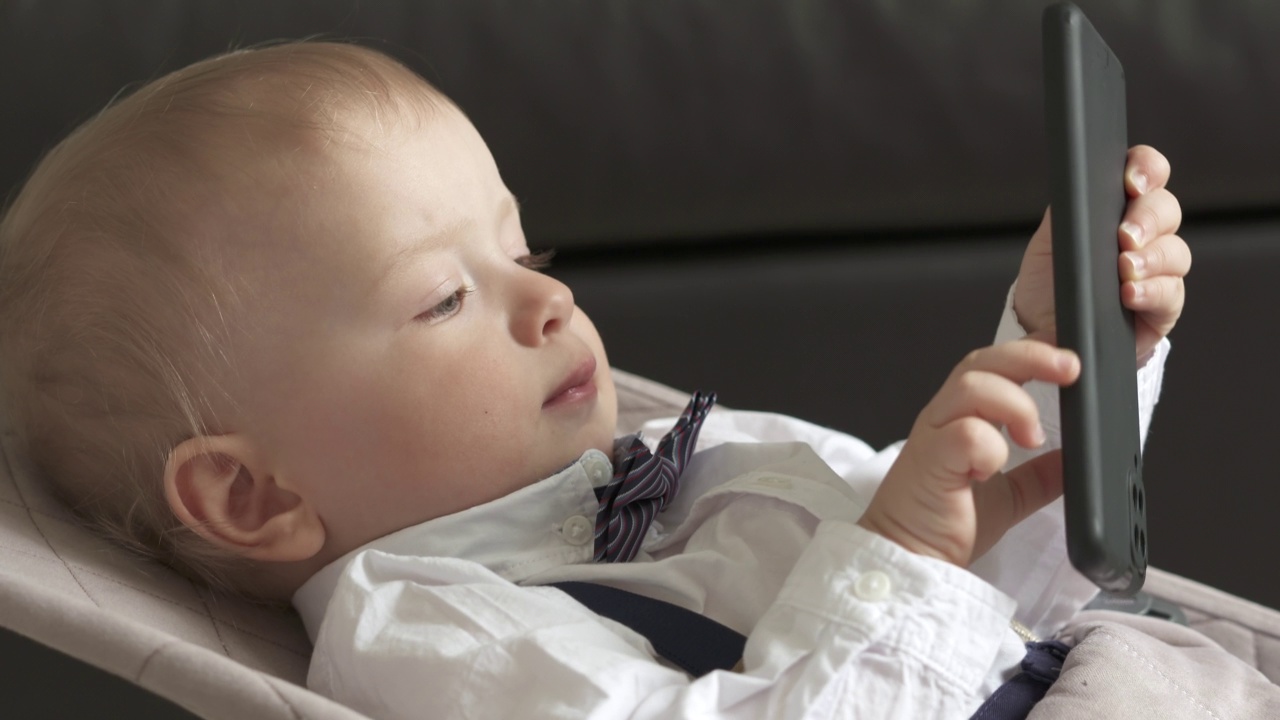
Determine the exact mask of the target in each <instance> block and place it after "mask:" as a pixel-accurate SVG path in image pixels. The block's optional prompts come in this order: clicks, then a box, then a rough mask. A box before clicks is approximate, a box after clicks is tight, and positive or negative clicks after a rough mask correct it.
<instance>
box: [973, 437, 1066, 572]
mask: <svg viewBox="0 0 1280 720" xmlns="http://www.w3.org/2000/svg"><path fill="white" fill-rule="evenodd" d="M973 495H974V498H973V499H974V504H975V506H976V510H977V512H978V532H977V538H975V542H974V548H973V552H974V556H975V557H978V556H980V555H981V554H982V553H985V552H986V551H987V550H988V549H990V547H991V546H992V545H995V543H996V541H998V540H999V539H1000V538H1001V536H1003V535H1004V534H1005V532H1007V531H1008V530H1009V528H1011V527H1013V526H1014V525H1017V524H1018V523H1020V522H1022V521H1023V520H1025V519H1027V518H1028V517H1030V516H1031V514H1032V513H1034V512H1036V511H1037V510H1039V509H1040V508H1042V507H1044V506H1045V505H1048V504H1049V503H1051V502H1053V501H1054V500H1056V499H1057V498H1058V497H1059V496H1061V495H1062V452H1061V451H1059V450H1054V451H1051V452H1047V453H1044V454H1043V455H1039V456H1037V457H1035V458H1032V459H1031V460H1028V461H1027V462H1025V463H1023V464H1021V465H1019V466H1018V467H1016V468H1013V469H1012V470H1009V471H1007V472H1004V473H995V474H993V475H992V476H991V477H990V479H988V480H987V482H985V483H983V484H981V485H975V486H974V488H973Z"/></svg>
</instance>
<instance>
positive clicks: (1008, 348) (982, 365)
mask: <svg viewBox="0 0 1280 720" xmlns="http://www.w3.org/2000/svg"><path fill="white" fill-rule="evenodd" d="M974 370H977V371H982V372H992V373H995V374H997V375H1000V376H1002V377H1006V378H1008V379H1010V380H1012V381H1014V382H1015V383H1017V384H1019V385H1021V384H1023V383H1026V382H1030V381H1032V380H1043V381H1045V382H1051V383H1055V384H1058V385H1065V384H1069V383H1071V382H1074V381H1075V378H1076V376H1077V374H1078V373H1079V370H1080V359H1079V358H1078V357H1077V356H1076V354H1075V353H1074V352H1072V351H1070V350H1063V349H1058V348H1056V347H1053V346H1052V345H1049V344H1048V343H1045V342H1040V341H1038V340H1032V339H1028V338H1023V339H1021V340H1014V341H1013V342H1007V343H1002V344H1000V345H994V346H991V347H986V348H982V349H981V350H975V351H973V352H971V353H969V354H968V355H967V356H965V358H964V360H962V361H961V362H960V364H959V365H957V366H956V368H955V370H953V371H952V372H951V376H950V377H948V378H947V382H951V381H952V380H954V379H955V378H956V377H957V376H959V375H961V374H963V373H966V372H969V371H974Z"/></svg>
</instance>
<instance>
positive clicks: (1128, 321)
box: [1043, 3, 1147, 596]
mask: <svg viewBox="0 0 1280 720" xmlns="http://www.w3.org/2000/svg"><path fill="white" fill-rule="evenodd" d="M1043 36H1044V87H1045V125H1046V130H1047V132H1048V140H1049V180H1050V183H1049V187H1050V207H1051V208H1052V210H1051V215H1052V222H1053V282H1054V302H1055V306H1056V308H1057V325H1058V345H1059V346H1061V347H1066V348H1071V349H1073V350H1075V351H1076V352H1077V353H1079V355H1080V361H1081V372H1080V379H1079V380H1078V381H1076V382H1075V383H1074V384H1073V385H1071V386H1069V387H1065V388H1062V389H1061V392H1060V398H1061V407H1062V444H1063V447H1062V468H1063V495H1064V504H1065V512H1066V525H1067V552H1068V555H1069V556H1070V558H1071V564H1072V565H1074V566H1075V567H1076V568H1077V569H1078V570H1079V571H1080V572H1081V573H1083V574H1084V575H1086V576H1087V577H1089V578H1090V579H1091V580H1093V582H1094V583H1095V584H1097V586H1098V587H1099V588H1101V589H1102V590H1104V591H1106V592H1109V593H1112V594H1116V595H1125V596H1128V595H1133V594H1134V593H1136V592H1138V590H1140V589H1141V588H1142V583H1143V581H1144V580H1145V579H1146V573H1147V520H1146V508H1145V505H1146V497H1145V493H1144V491H1143V487H1142V453H1141V441H1140V436H1139V429H1138V389H1137V378H1136V362H1135V356H1134V319H1133V313H1132V312H1130V311H1129V310H1126V309H1125V308H1124V307H1123V306H1122V305H1121V301H1120V271H1119V266H1118V262H1119V252H1120V250H1119V236H1118V233H1119V225H1120V220H1121V217H1122V216H1123V214H1124V209H1125V202H1126V197H1125V189H1124V167H1125V162H1126V157H1127V152H1128V133H1127V130H1126V116H1125V89H1124V70H1123V68H1121V66H1120V61H1119V60H1117V59H1116V56H1115V54H1114V53H1112V52H1111V49H1110V48H1109V47H1107V44H1106V43H1105V42H1103V40H1102V37H1101V36H1099V35H1098V33H1097V31H1096V30H1094V28H1093V25H1091V24H1090V23H1089V21H1088V20H1087V19H1086V18H1085V16H1084V14H1083V13H1082V12H1080V10H1079V8H1077V7H1075V6H1074V5H1071V4H1070V3H1062V4H1059V5H1054V6H1051V7H1049V8H1047V9H1046V10H1045V12H1044V17H1043Z"/></svg>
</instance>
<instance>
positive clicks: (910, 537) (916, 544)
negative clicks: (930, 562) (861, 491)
mask: <svg viewBox="0 0 1280 720" xmlns="http://www.w3.org/2000/svg"><path fill="white" fill-rule="evenodd" d="M857 525H858V526H859V527H861V528H862V529H863V530H867V531H870V532H873V533H875V534H877V535H879V536H880V537H882V538H884V539H886V540H888V541H889V542H891V543H893V544H895V545H897V546H899V547H901V548H903V549H904V550H907V551H908V552H911V553H915V554H916V555H923V556H925V557H931V558H934V559H936V560H944V561H946V562H949V563H953V564H955V560H954V559H952V558H950V557H947V555H946V554H945V553H942V552H940V551H939V550H938V549H937V548H934V547H933V546H932V545H930V544H928V543H926V542H924V541H923V540H921V539H920V538H919V537H918V536H917V535H916V534H915V533H912V532H911V531H910V530H908V529H907V528H906V526H905V525H903V524H902V523H900V522H898V521H897V520H895V519H893V518H891V517H890V516H888V515H885V514H883V513H876V512H873V511H872V509H871V508H868V509H867V512H865V513H863V514H862V517H860V518H858V522H857Z"/></svg>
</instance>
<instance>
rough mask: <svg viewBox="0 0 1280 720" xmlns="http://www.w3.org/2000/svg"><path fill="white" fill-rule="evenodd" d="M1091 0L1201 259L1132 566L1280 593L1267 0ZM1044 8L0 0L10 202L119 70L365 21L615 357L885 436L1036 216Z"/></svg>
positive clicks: (1152, 452)
mask: <svg viewBox="0 0 1280 720" xmlns="http://www.w3.org/2000/svg"><path fill="white" fill-rule="evenodd" d="M1079 4H1080V5H1081V6H1082V7H1083V8H1084V10H1085V12H1086V13H1087V14H1088V15H1089V16H1090V18H1091V19H1092V20H1093V22H1094V24H1095V25H1096V26H1097V27H1098V28H1099V29H1100V30H1101V32H1102V33H1103V34H1104V36H1105V37H1106V38H1107V39H1108V40H1109V42H1110V44H1111V45H1112V47H1113V48H1114V49H1115V51H1116V53H1117V54H1118V55H1119V57H1120V58H1121V60H1122V61H1123V63H1124V64H1125V67H1126V70H1127V75H1128V82H1129V99H1130V135H1131V139H1132V141H1133V142H1135V143H1136V142H1144V143H1149V144H1152V145H1155V146H1156V147H1158V148H1160V149H1161V150H1162V151H1164V152H1165V153H1166V154H1167V155H1168V156H1169V158H1170V159H1171V160H1172V162H1173V166H1174V176H1173V183H1172V187H1173V188H1174V189H1175V191H1176V192H1177V194H1178V196H1179V198H1180V199H1181V200H1182V202H1183V205H1184V208H1185V211H1186V216H1187V219H1186V222H1185V225H1184V233H1183V234H1184V236H1185V237H1186V239H1187V241H1188V242H1189V243H1190V244H1191V247H1192V249H1193V252H1194V253H1195V267H1194V269H1193V271H1192V274H1191V276H1190V278H1189V281H1188V287H1189V292H1190V302H1189V305H1188V307H1187V310H1186V313H1185V315H1184V318H1183V321H1182V323H1181V325H1180V327H1179V328H1178V329H1177V331H1176V332H1175V334H1174V336H1173V341H1174V344H1175V352H1174V355H1173V357H1172V359H1171V360H1170V363H1169V366H1168V374H1167V378H1166V384H1165V399H1164V400H1163V402H1162V404H1161V407H1160V410H1159V412H1158V414H1157V416H1156V420H1155V423H1154V425H1153V429H1152V433H1151V437H1150V441H1149V445H1148V456H1147V461H1146V477H1147V487H1148V492H1149V508H1150V518H1149V528H1150V529H1149V532H1150V538H1151V560H1152V562H1153V563H1154V564H1156V565H1159V566H1161V567H1163V568H1165V569H1167V570H1171V571H1174V572H1176V573H1180V574H1182V575H1186V576H1188V577H1191V578H1194V579H1196V580H1200V581H1202V582H1205V583H1207V584H1210V585H1213V586H1217V587H1220V588H1222V589H1225V590H1227V591H1229V592H1232V593H1235V594H1238V595H1241V596H1244V597H1247V598H1251V599H1254V600H1256V601H1258V602H1260V603H1263V604H1266V605H1270V606H1272V607H1280V574H1277V573H1276V571H1275V570H1274V569H1273V565H1274V558H1273V551H1274V548H1275V547H1276V545H1277V540H1278V539H1280V531H1277V529H1276V528H1277V523H1276V521H1275V519H1274V518H1275V517H1276V510H1275V508H1276V507H1277V506H1280V482H1277V481H1278V480H1280V469H1277V461H1276V460H1275V458H1274V456H1273V452H1274V450H1275V448H1276V446H1277V443H1276V441H1275V439H1274V438H1275V434H1276V430H1277V423H1276V422H1275V421H1274V420H1273V419H1272V418H1273V416H1272V414H1271V410H1272V406H1273V405H1275V404H1276V403H1277V402H1280V374H1278V373H1277V371H1276V368H1277V367H1278V366H1280V349H1278V348H1277V342H1276V340H1275V339H1274V337H1275V335H1274V333H1275V330H1276V328H1277V326H1278V325H1280V323H1278V322H1277V321H1280V169H1278V168H1277V164H1278V163H1280V132H1277V128H1280V44H1277V43H1276V42H1275V41H1274V38H1275V37H1276V36H1277V34H1278V33H1280V5H1276V4H1275V3H1271V2H1267V1H1266V0H1252V1H1245V0H1236V1H1235V2H1228V3H1217V2H1209V0H1201V1H1200V2H1179V3H1173V2H1165V1H1164V0H1097V1H1090V0H1081V1H1080V2H1079ZM1040 9H1041V4H1040V3H1032V2H1026V1H1025V0H991V1H989V2H984V3H955V2H953V3H939V2H925V1H923V0H901V1H899V2H887V1H886V2H880V1H877V2H871V1H869V0H732V1H730V0H718V1H717V0H561V1H559V2H555V3H546V2H533V1H531V0H524V1H517V0H402V1H400V2H389V1H378V0H365V1H363V2H356V0H275V1H273V2H255V1H252V0H237V1H228V0H186V1H185V2H170V1H169V0H112V1H111V2H99V1H98V0H46V1H41V0H0V98H2V99H3V101H2V104H0V138H3V142H0V188H2V189H4V190H6V191H7V190H9V189H11V188H16V186H17V185H18V184H19V183H20V182H21V180H22V179H23V177H24V176H25V174H26V173H27V172H28V171H29V169H30V168H31V166H32V165H33V163H34V162H35V161H36V159H37V158H38V157H39V156H40V154H41V152H42V151H44V150H45V149H47V148H48V147H49V146H50V145H51V144H52V143H54V142H55V141H56V140H58V139H59V138H60V137H62V136H63V135H65V134H66V133H67V132H68V131H69V130H70V129H71V128H72V127H74V125H75V124H77V123H78V122H80V121H82V120H84V119H85V118H87V117H89V116H90V115H91V114H92V113H93V112H94V111H95V110H96V109H98V108H100V107H101V106H102V105H103V104H105V103H106V102H107V101H108V100H109V99H110V98H111V97H112V96H113V95H115V94H116V93H117V92H118V91H119V90H120V89H121V88H125V87H131V86H132V84H134V83H137V82H139V81H144V80H146V79H149V78H152V77H156V76H158V75H159V74H161V73H163V72H165V71H167V70H171V69H173V68H176V67H179V66H182V65H184V64H187V63H189V62H191V61H194V60H196V59H198V58H201V57H204V56H207V55H209V54H212V53H215V52H218V51H221V50H225V49H227V48H228V47H232V46H244V45H249V44H253V43H256V42H260V41H264V40H269V39H273V38H284V37H288V38H296V37H302V36H309V35H315V34H320V35H323V36H328V37H343V38H358V39H360V40H361V41H363V42H367V43H369V44H371V45H373V46H375V47H379V48H381V49H383V50H386V51H387V52H390V53H391V54H393V55H395V56H397V57H399V58H400V59H402V60H403V61H405V62H406V63H408V64H409V65H411V66H412V67H414V68H415V69H417V70H418V71H419V72H421V73H422V74H424V75H425V76H426V77H427V78H429V79H430V80H431V81H433V82H434V83H436V84H437V85H438V86H440V87H441V88H442V89H443V90H444V91H445V92H447V93H448V94H450V95H451V96H452V97H453V98H454V99H455V100H456V101H457V102H458V103H459V104H460V105H461V106H462V107H463V109H464V110H466V111H467V113H468V114H469V115H470V116H471V118H472V119H473V120H474V122H475V124H476V125H477V126H478V128H479V129H480V131H481V133H482V134H483V135H484V136H485V137H486V138H487V139H488V142H489V144H490V146H491V148H492V150H493V152H494V154H495V155H496V157H497V159H498V163H499V166H500V167H501V168H502V169H503V172H504V177H505V178H506V180H507V182H508V185H509V186H510V187H511V188H512V189H513V190H514V191H515V193H516V195H517V196H518V197H519V198H520V199H521V201H522V203H523V205H524V209H525V211H524V212H525V222H526V229H527V231H528V234H529V236H530V237H531V239H532V240H533V242H534V244H536V245H541V246H549V247H555V248H557V249H558V250H559V256H558V258H557V261H556V267H555V268H554V270H553V272H555V273H558V274H559V275H560V276H561V277H563V278H565V279H566V280H568V281H570V282H571V283H572V285H573V287H574V289H575V291H576V293H577V298H578V301H579V304H580V305H581V306H582V307H584V308H585V309H586V310H587V311H588V312H589V313H590V314H591V315H592V317H593V318H594V319H595V321H596V323H597V325H598V326H599V327H600V329H601V332H602V333H603V335H604V337H605V341H606V343H607V345H608V347H609V348H610V352H611V360H612V361H613V363H614V364H615V365H617V366H619V367H622V368H626V369H629V370H632V371H635V372H638V373H640V374H643V375H647V376H649V377H652V378H654V379H657V380H660V381H662V382H665V383H668V384H671V385H675V386H678V387H684V388H689V389H693V388H695V387H700V388H706V389H715V390H717V391H719V393H720V396H721V399H722V402H723V403H725V404H728V405H732V406H736V407H749V408H757V409H767V410H777V411H782V412H787V413H791V414H794V415H798V416H801V417H805V418H807V419H811V420H814V421H817V422H820V423H824V424H828V425H832V426H836V427H839V428H842V429H845V430H848V431H850V432H852V433H854V434H856V435H859V436H861V437H863V438H865V439H867V440H868V441H869V442H871V443H872V444H875V445H883V444H886V443H888V442H891V441H892V440H895V439H898V438H900V437H903V436H905V434H906V432H907V431H908V429H909V427H910V424H911V421H912V419H913V418H914V415H915V413H916V412H917V411H918V410H919V408H920V407H922V406H923V405H924V403H925V402H926V401H927V400H928V398H929V397H930V396H931V395H932V394H933V392H934V391H935V390H936V388H937V387H938V385H939V384H940V383H941V381H942V379H943V378H944V377H945V375H946V373H947V372H948V371H949V369H950V368H951V367H952V365H953V364H954V363H955V362H956V361H957V360H958V359H959V358H960V357H961V356H962V355H963V354H964V353H965V352H966V351H968V350H970V349H972V348H975V347H978V346H981V345H984V344H987V343H988V342H989V341H990V339H991V336H992V334H993V332H994V329H995V323H996V319H997V314H998V312H999V310H1000V307H1001V303H1002V301H1003V297H1004V293H1005V291H1006V290H1007V288H1008V284H1009V283H1010V282H1011V281H1012V279H1013V277H1014V275H1015V274H1016V271H1017V266H1018V260H1019V258H1020V255H1021V250H1022V246H1023V244H1024V242H1025V240H1026V238H1027V237H1029V235H1030V233H1031V231H1032V229H1033V228H1034V226H1035V224H1036V222H1037V221H1038V218H1039V215H1040V213H1041V212H1042V211H1043V208H1044V205H1045V203H1046V202H1047V200H1046V196H1047V191H1046V180H1045V168H1044V166H1045V161H1044V143H1043V123H1042V119H1041V93H1040V69H1039V62H1040V50H1039V44H1040V31H1039V14H1040ZM637 328H646V329H645V330H643V331H642V332H640V333H636V332H635V330H636V329H637Z"/></svg>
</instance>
